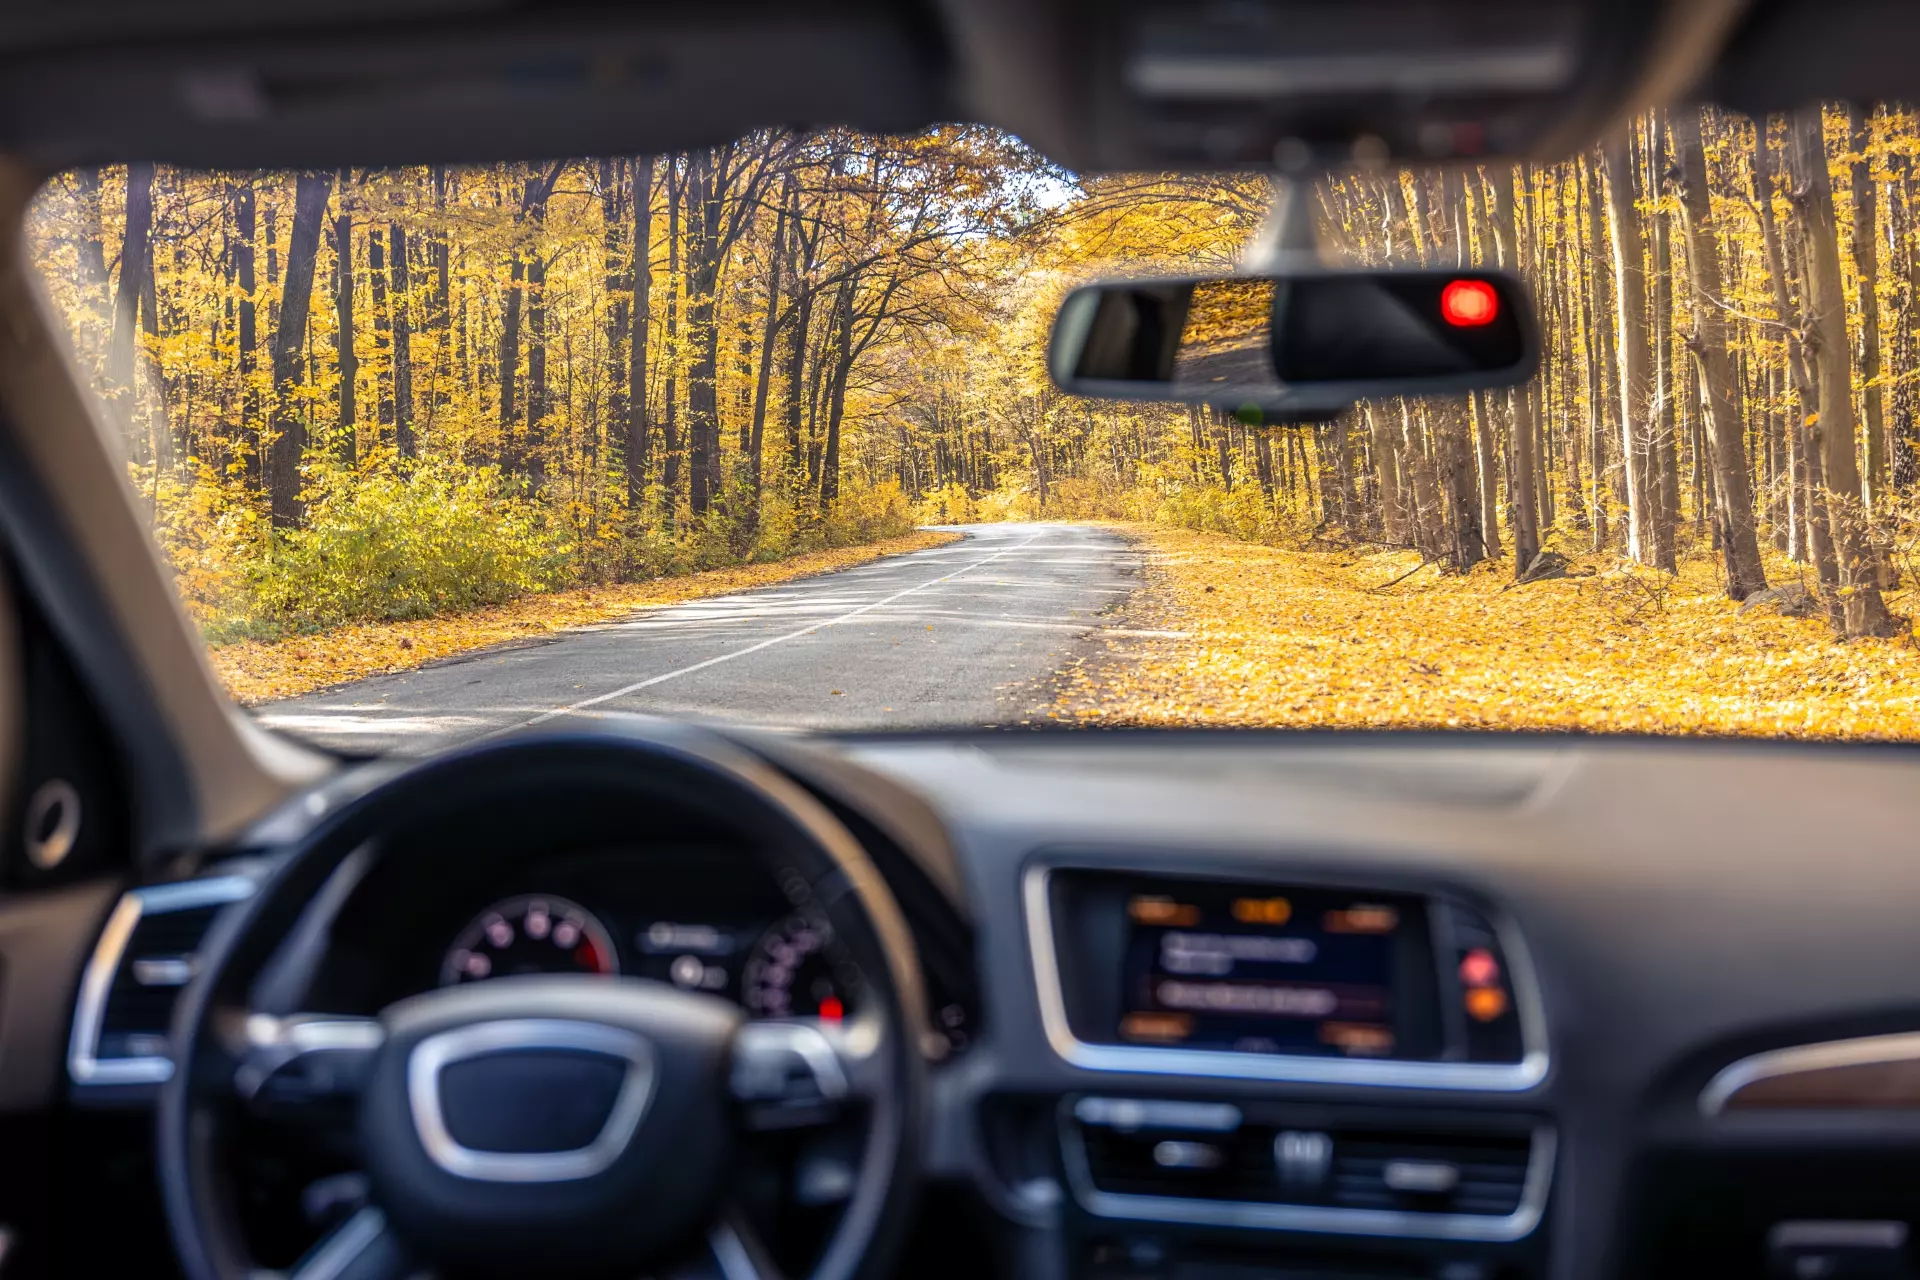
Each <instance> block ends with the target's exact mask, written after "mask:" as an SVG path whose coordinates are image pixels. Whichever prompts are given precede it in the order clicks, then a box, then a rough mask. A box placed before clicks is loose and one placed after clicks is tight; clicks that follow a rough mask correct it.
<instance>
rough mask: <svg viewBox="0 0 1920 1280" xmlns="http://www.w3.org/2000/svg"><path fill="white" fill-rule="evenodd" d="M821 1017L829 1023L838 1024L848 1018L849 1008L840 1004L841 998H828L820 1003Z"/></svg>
mask: <svg viewBox="0 0 1920 1280" xmlns="http://www.w3.org/2000/svg"><path fill="white" fill-rule="evenodd" d="M820 1016H821V1017H822V1018H823V1019H825V1020H826V1021H828V1022H838V1021H840V1019H842V1018H844V1017H846V1016H847V1007H846V1006H845V1005H843V1004H841V1003H840V997H839V996H828V997H827V998H826V999H824V1000H822V1001H821V1002H820Z"/></svg>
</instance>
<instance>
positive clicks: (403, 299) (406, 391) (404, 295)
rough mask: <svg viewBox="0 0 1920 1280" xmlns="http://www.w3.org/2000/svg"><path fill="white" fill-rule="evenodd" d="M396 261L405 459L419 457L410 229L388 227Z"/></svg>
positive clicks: (397, 429) (398, 410) (397, 395)
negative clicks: (416, 432)
mask: <svg viewBox="0 0 1920 1280" xmlns="http://www.w3.org/2000/svg"><path fill="white" fill-rule="evenodd" d="M387 230H388V235H389V240H388V244H389V247H390V248H391V250H392V253H393V258H392V262H391V265H390V267H389V270H390V271H391V272H392V273H393V293H392V295H391V296H392V299H393V447H394V449H395V450H396V451H397V452H398V453H399V454H400V456H401V457H402V458H412V457H414V456H416V454H417V453H418V449H417V447H416V445H415V442H414V436H413V277H412V275H411V273H410V272H409V271H408V268H407V229H406V228H405V227H403V226H401V225H400V224H399V223H397V222H395V223H390V224H388V228H387Z"/></svg>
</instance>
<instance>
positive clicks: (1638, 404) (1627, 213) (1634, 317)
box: [1604, 132, 1674, 570]
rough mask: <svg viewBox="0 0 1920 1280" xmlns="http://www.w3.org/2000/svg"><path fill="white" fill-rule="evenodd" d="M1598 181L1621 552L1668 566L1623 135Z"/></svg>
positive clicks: (1642, 263) (1637, 232)
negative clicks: (1609, 261)
mask: <svg viewBox="0 0 1920 1280" xmlns="http://www.w3.org/2000/svg"><path fill="white" fill-rule="evenodd" d="M1605 161H1606V163H1605V166H1604V182H1605V187H1606V194H1607V232H1608V236H1609V238H1610V240H1611V242H1612V246H1613V285H1614V287H1613V296H1614V304H1615V305H1614V310H1615V328H1614V332H1615V345H1616V348H1617V351H1618V357H1619V362H1620V401H1619V403H1620V447H1621V456H1622V458H1623V459H1624V460H1625V462H1626V479H1627V517H1628V526H1627V555H1628V556H1630V557H1631V558H1633V559H1635V560H1638V561H1639V562H1640V563H1642V564H1645V565H1651V566H1653V567H1654V568H1658V569H1667V570H1671V569H1672V568H1673V567H1674V565H1673V552H1672V547H1671V544H1670V543H1669V545H1668V546H1667V547H1666V548H1665V555H1664V558H1663V556H1662V546H1661V539H1660V530H1659V489H1658V487H1657V486H1658V484H1659V481H1658V478H1657V476H1656V474H1655V472H1654V469H1653V465H1652V463H1653V454H1652V449H1651V448H1650V444H1651V439H1650V437H1651V428H1650V424H1649V423H1648V421H1647V402H1648V391H1649V386H1648V373H1649V371H1648V368H1647V354H1648V353H1647V292H1646V244H1645V240H1644V237H1643V236H1642V235H1641V227H1640V214H1639V211H1638V210H1637V209H1636V208H1635V207H1634V192H1633V166H1632V163H1631V162H1630V161H1629V159H1628V155H1627V137H1626V135H1625V134H1624V133H1620V132H1616V133H1614V134H1613V135H1612V136H1610V137H1609V138H1608V139H1607V141H1606V143H1605Z"/></svg>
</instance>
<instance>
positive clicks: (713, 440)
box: [686, 151, 725, 517]
mask: <svg viewBox="0 0 1920 1280" xmlns="http://www.w3.org/2000/svg"><path fill="white" fill-rule="evenodd" d="M720 185H721V184H720V174H719V173H718V171H717V169H716V166H715V164H714V158H713V156H712V155H711V154H710V153H708V152H704V151H696V152H694V153H693V155H692V156H691V157H689V159H688V161H687V276H686V280H687V334H688V336H689V337H690V338H691V339H692V341H693V360H692V362H691V363H689V364H688V366H687V453H688V467H687V472H688V475H687V478H688V487H687V505H688V507H689V509H690V510H691V511H692V512H693V514H694V515H695V516H696V517H698V516H701V515H704V514H705V513H706V511H707V509H708V508H709V507H710V506H711V505H712V504H713V503H714V501H715V500H716V499H718V498H719V497H720V494H721V485H720V399H719V388H718V386H717V385H716V384H715V380H716V378H717V377H718V376H719V369H720V326H719V324H718V323H717V318H716V316H715V314H714V311H715V302H716V299H715V297H714V291H715V289H716V288H717V287H718V284H719V278H720V252H721V237H720V226H719V222H720V215H721V208H720V206H721V200H722V197H723V196H724V195H725V192H724V191H722V190H721V189H720Z"/></svg>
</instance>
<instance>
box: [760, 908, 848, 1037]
mask: <svg viewBox="0 0 1920 1280" xmlns="http://www.w3.org/2000/svg"><path fill="white" fill-rule="evenodd" d="M844 964H845V962H844V961H843V960H841V959H840V957H839V956H838V955H837V954H836V953H835V944H834V941H833V934H832V933H831V932H830V931H829V930H828V928H827V926H826V923H825V922H824V921H821V920H817V919H814V918H812V917H810V916H806V915H791V916H788V917H787V918H786V919H784V920H781V921H779V922H777V923H776V924H774V925H772V926H771V927H769V928H768V929H767V931H766V932H765V933H763V934H761V935H760V940H759V941H758V942H756V943H754V944H753V951H752V952H751V953H750V954H749V955H748V956H747V963H746V967H745V968H744V969H743V970H742V972H741V975H740V999H741V1003H743V1004H745V1005H746V1006H747V1012H748V1013H750V1014H752V1015H753V1016H754V1017H756V1018H825V1019H826V1020H827V1021H829V1022H838V1021H839V1020H840V1019H842V1018H844V1017H846V1016H847V993H848V991H850V990H851V989H852V986H853V983H852V982H851V981H846V980H844V979H846V978H850V977H851V975H850V974H847V975H843V974H842V973H840V972H839V970H840V969H841V968H842V967H843V966H844Z"/></svg>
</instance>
